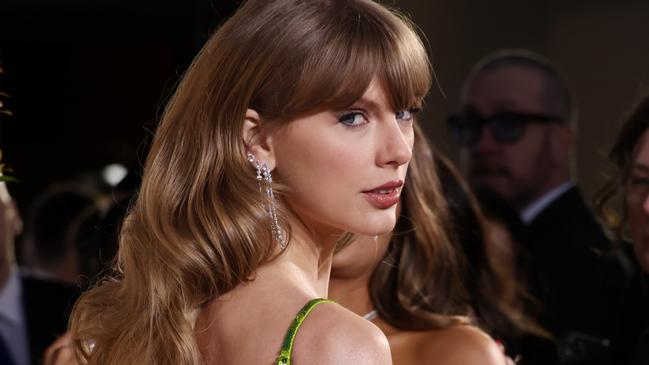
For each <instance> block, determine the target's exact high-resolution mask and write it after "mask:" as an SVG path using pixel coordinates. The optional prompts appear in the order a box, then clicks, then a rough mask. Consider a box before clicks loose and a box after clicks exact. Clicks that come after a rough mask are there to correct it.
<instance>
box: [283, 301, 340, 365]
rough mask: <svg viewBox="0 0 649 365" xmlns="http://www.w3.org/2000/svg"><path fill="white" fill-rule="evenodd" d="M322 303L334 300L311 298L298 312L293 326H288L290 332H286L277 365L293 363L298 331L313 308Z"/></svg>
mask: <svg viewBox="0 0 649 365" xmlns="http://www.w3.org/2000/svg"><path fill="white" fill-rule="evenodd" d="M320 303H333V301H331V300H329V299H322V298H317V299H311V300H310V301H309V302H308V303H306V304H305V305H304V307H302V309H300V311H299V312H298V313H297V315H296V316H295V319H293V322H292V323H291V326H290V327H289V328H288V332H286V337H284V342H283V343H282V349H281V350H280V351H279V357H278V358H277V363H276V364H277V365H290V364H291V353H292V352H293V342H295V336H296V335H297V331H298V330H299V329H300V326H301V325H302V322H304V320H305V319H306V317H307V316H308V315H309V313H311V311H312V310H313V308H315V307H316V306H317V305H318V304H320Z"/></svg>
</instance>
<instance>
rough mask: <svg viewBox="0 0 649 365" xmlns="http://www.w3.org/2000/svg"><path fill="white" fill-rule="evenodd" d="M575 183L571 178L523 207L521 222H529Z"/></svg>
mask: <svg viewBox="0 0 649 365" xmlns="http://www.w3.org/2000/svg"><path fill="white" fill-rule="evenodd" d="M575 185H576V184H575V182H574V181H572V180H569V181H566V182H565V183H563V184H561V185H559V186H557V187H556V188H554V189H552V190H550V191H548V192H547V193H545V194H544V195H543V196H541V197H540V198H538V199H537V200H536V201H535V202H533V203H532V204H530V205H528V206H527V207H525V209H523V210H522V211H521V212H520V216H521V220H522V221H523V223H525V224H530V223H531V222H532V221H533V220H534V218H536V217H537V216H538V215H539V214H541V212H542V211H543V209H545V208H546V207H547V206H548V205H550V204H551V203H552V202H553V201H555V200H556V199H557V198H558V197H560V196H561V195H563V193H565V192H566V191H568V190H570V189H572V188H573V187H574V186H575Z"/></svg>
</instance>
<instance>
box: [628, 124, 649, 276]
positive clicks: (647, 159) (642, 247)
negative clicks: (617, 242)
mask: <svg viewBox="0 0 649 365" xmlns="http://www.w3.org/2000/svg"><path fill="white" fill-rule="evenodd" d="M635 153H636V154H635V157H634V159H633V164H632V165H631V173H630V177H629V180H628V182H627V184H626V196H625V198H626V207H627V218H628V222H629V228H630V230H631V238H632V240H633V249H634V251H635V254H636V257H637V259H638V262H639V263H640V265H641V266H642V268H643V270H644V271H645V272H649V131H645V132H644V134H643V135H642V137H641V138H640V141H639V144H638V147H637V151H636V152H635Z"/></svg>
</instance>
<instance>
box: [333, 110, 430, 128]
mask: <svg viewBox="0 0 649 365" xmlns="http://www.w3.org/2000/svg"><path fill="white" fill-rule="evenodd" d="M420 110H421V108H418V107H414V108H409V109H405V110H400V111H398V112H396V113H395V114H394V117H395V120H397V121H404V122H410V121H412V120H413V119H414V117H415V114H417V113H418V112H419V111H420ZM338 122H339V123H342V124H343V125H344V126H346V127H349V128H357V127H361V126H363V125H366V124H367V123H369V118H368V117H367V112H366V111H365V110H363V109H356V110H350V111H346V112H343V113H342V114H341V115H340V116H339V117H338Z"/></svg>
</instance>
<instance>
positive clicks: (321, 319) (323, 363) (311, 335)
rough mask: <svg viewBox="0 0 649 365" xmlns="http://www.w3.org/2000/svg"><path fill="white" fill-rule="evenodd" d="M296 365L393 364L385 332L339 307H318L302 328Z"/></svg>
mask: <svg viewBox="0 0 649 365" xmlns="http://www.w3.org/2000/svg"><path fill="white" fill-rule="evenodd" d="M293 358H294V360H295V363H296V364H314V365H330V364H345V363H353V364H355V365H364V364H368V365H369V364H378V365H380V364H392V360H391V357H390V346H389V344H388V340H387V338H386V337H385V335H383V332H381V330H380V329H379V328H378V327H376V326H375V325H374V324H372V323H371V322H369V321H366V320H364V319H363V318H361V317H359V316H357V315H356V314H354V313H352V312H351V311H349V310H347V309H345V308H343V307H341V306H340V305H338V304H334V303H328V304H321V305H319V306H318V307H316V308H315V309H314V310H313V312H311V314H310V315H309V317H307V319H306V320H305V321H304V323H303V324H302V327H301V328H300V330H299V332H298V335H297V337H296V338H295V343H294V346H293Z"/></svg>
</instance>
